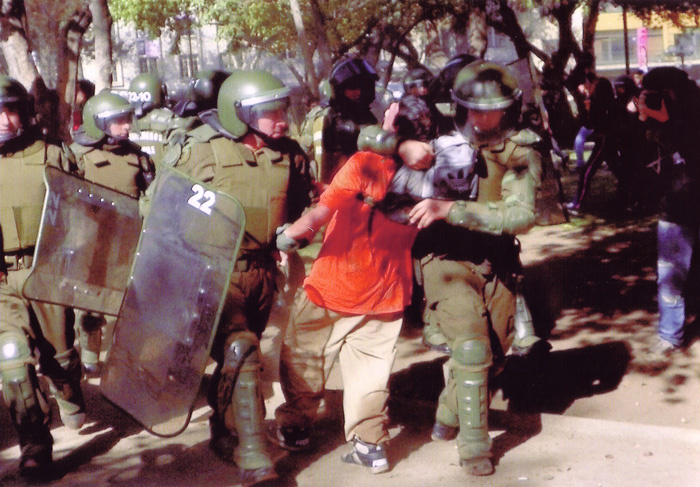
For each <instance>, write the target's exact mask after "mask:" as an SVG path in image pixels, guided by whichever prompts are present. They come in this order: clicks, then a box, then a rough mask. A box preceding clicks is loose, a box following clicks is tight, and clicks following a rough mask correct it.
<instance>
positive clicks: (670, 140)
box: [637, 67, 700, 357]
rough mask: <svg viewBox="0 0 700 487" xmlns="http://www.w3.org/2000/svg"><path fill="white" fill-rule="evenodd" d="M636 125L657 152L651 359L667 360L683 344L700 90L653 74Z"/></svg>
mask: <svg viewBox="0 0 700 487" xmlns="http://www.w3.org/2000/svg"><path fill="white" fill-rule="evenodd" d="M637 107H638V110H639V119H640V120H641V121H642V122H643V123H644V124H645V125H646V128H647V133H648V134H649V137H650V138H651V140H652V141H653V142H654V145H655V146H656V150H657V151H658V155H659V157H658V159H657V160H655V161H654V162H652V163H651V164H650V165H649V166H648V167H649V168H650V169H652V170H654V171H655V172H656V174H658V178H659V186H660V189H661V200H660V202H661V214H660V218H659V224H658V229H657V247H658V260H657V285H658V289H657V293H658V296H657V297H658V306H659V328H658V335H659V336H658V339H657V341H656V342H655V343H654V345H653V346H652V353H653V354H654V355H655V356H659V357H660V356H668V355H669V354H670V353H672V352H673V351H676V350H678V349H680V348H681V347H682V346H683V344H684V339H685V333H684V332H685V298H684V290H685V289H684V288H685V284H686V282H687V278H688V271H689V269H690V262H691V259H692V256H693V251H694V250H695V247H696V245H697V242H698V236H699V235H698V231H699V230H698V229H699V224H700V137H699V136H700V124H699V123H698V120H697V113H698V110H700V89H699V88H698V86H697V85H696V84H695V83H694V82H693V81H691V80H689V79H688V75H687V73H686V72H685V71H682V70H680V69H677V68H671V67H663V68H655V69H652V70H651V71H649V73H648V74H647V75H646V76H645V77H644V79H643V80H642V91H641V93H640V95H639V98H638V99H637Z"/></svg>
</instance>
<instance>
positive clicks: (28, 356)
mask: <svg viewBox="0 0 700 487" xmlns="http://www.w3.org/2000/svg"><path fill="white" fill-rule="evenodd" d="M0 379H2V383H3V388H2V394H3V398H4V401H5V405H6V406H7V408H8V409H9V411H10V415H11V417H12V422H13V423H14V424H15V427H16V428H18V429H24V428H29V429H32V426H31V425H32V424H45V423H47V422H48V412H49V408H48V404H47V402H46V399H45V397H44V395H43V394H42V392H41V389H40V388H39V381H38V380H37V377H36V372H35V369H34V359H33V357H32V353H31V349H30V348H29V343H28V342H27V337H26V336H25V335H24V334H23V333H21V332H8V333H3V334H1V335H0ZM26 434H30V433H29V432H24V436H26ZM20 436H23V432H22V431H20Z"/></svg>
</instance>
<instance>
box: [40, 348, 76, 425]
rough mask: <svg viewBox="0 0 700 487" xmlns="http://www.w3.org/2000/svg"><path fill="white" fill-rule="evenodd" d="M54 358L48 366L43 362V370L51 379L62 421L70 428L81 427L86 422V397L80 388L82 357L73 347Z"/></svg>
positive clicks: (52, 390) (50, 382)
mask: <svg viewBox="0 0 700 487" xmlns="http://www.w3.org/2000/svg"><path fill="white" fill-rule="evenodd" d="M54 360H55V362H53V361H52V362H50V363H49V366H48V367H46V366H45V364H44V363H42V371H43V372H44V373H45V375H46V376H47V378H48V379H49V384H50V385H51V392H52V393H53V395H54V398H55V399H56V403H57V404H58V410H59V413H60V415H61V421H63V424H64V425H65V426H66V427H67V428H69V429H72V430H77V429H80V428H81V427H82V426H83V424H84V423H85V399H83V391H82V389H80V378H81V376H82V371H81V366H80V357H79V356H78V352H77V350H76V349H75V348H71V349H70V350H67V351H65V352H63V353H60V354H58V355H56V356H55V357H54Z"/></svg>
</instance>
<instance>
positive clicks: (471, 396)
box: [451, 336, 493, 476]
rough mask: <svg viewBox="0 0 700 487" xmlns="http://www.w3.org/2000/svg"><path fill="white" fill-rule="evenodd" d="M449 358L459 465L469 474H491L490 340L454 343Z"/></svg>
mask: <svg viewBox="0 0 700 487" xmlns="http://www.w3.org/2000/svg"><path fill="white" fill-rule="evenodd" d="M452 361H453V364H452V371H451V373H452V376H453V377H452V378H453V380H454V381H455V393H456V395H457V412H458V416H459V434H458V435H457V450H458V452H459V458H460V465H461V466H462V468H463V469H464V471H465V472H466V473H468V474H469V475H477V476H482V475H491V474H492V473H493V462H492V461H491V457H492V453H491V438H490V437H489V428H488V402H489V401H488V400H489V396H488V394H489V393H488V374H489V367H490V366H491V364H492V354H491V344H490V343H489V341H488V339H487V338H484V337H477V336H475V337H471V338H469V339H467V340H465V341H462V342H461V343H459V344H456V345H455V350H454V352H453V354H452Z"/></svg>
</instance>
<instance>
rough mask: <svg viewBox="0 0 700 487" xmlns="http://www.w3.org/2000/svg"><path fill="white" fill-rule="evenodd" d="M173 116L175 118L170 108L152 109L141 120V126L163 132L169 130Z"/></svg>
mask: <svg viewBox="0 0 700 487" xmlns="http://www.w3.org/2000/svg"><path fill="white" fill-rule="evenodd" d="M173 118H175V116H174V114H173V112H171V111H170V110H168V109H165V108H157V109H155V110H152V111H150V112H149V113H148V115H146V116H145V117H143V118H142V119H141V120H139V127H143V128H144V129H151V130H153V131H154V132H161V133H163V132H165V131H166V130H168V127H169V126H170V124H171V123H172V119H173ZM142 123H143V125H142Z"/></svg>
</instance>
